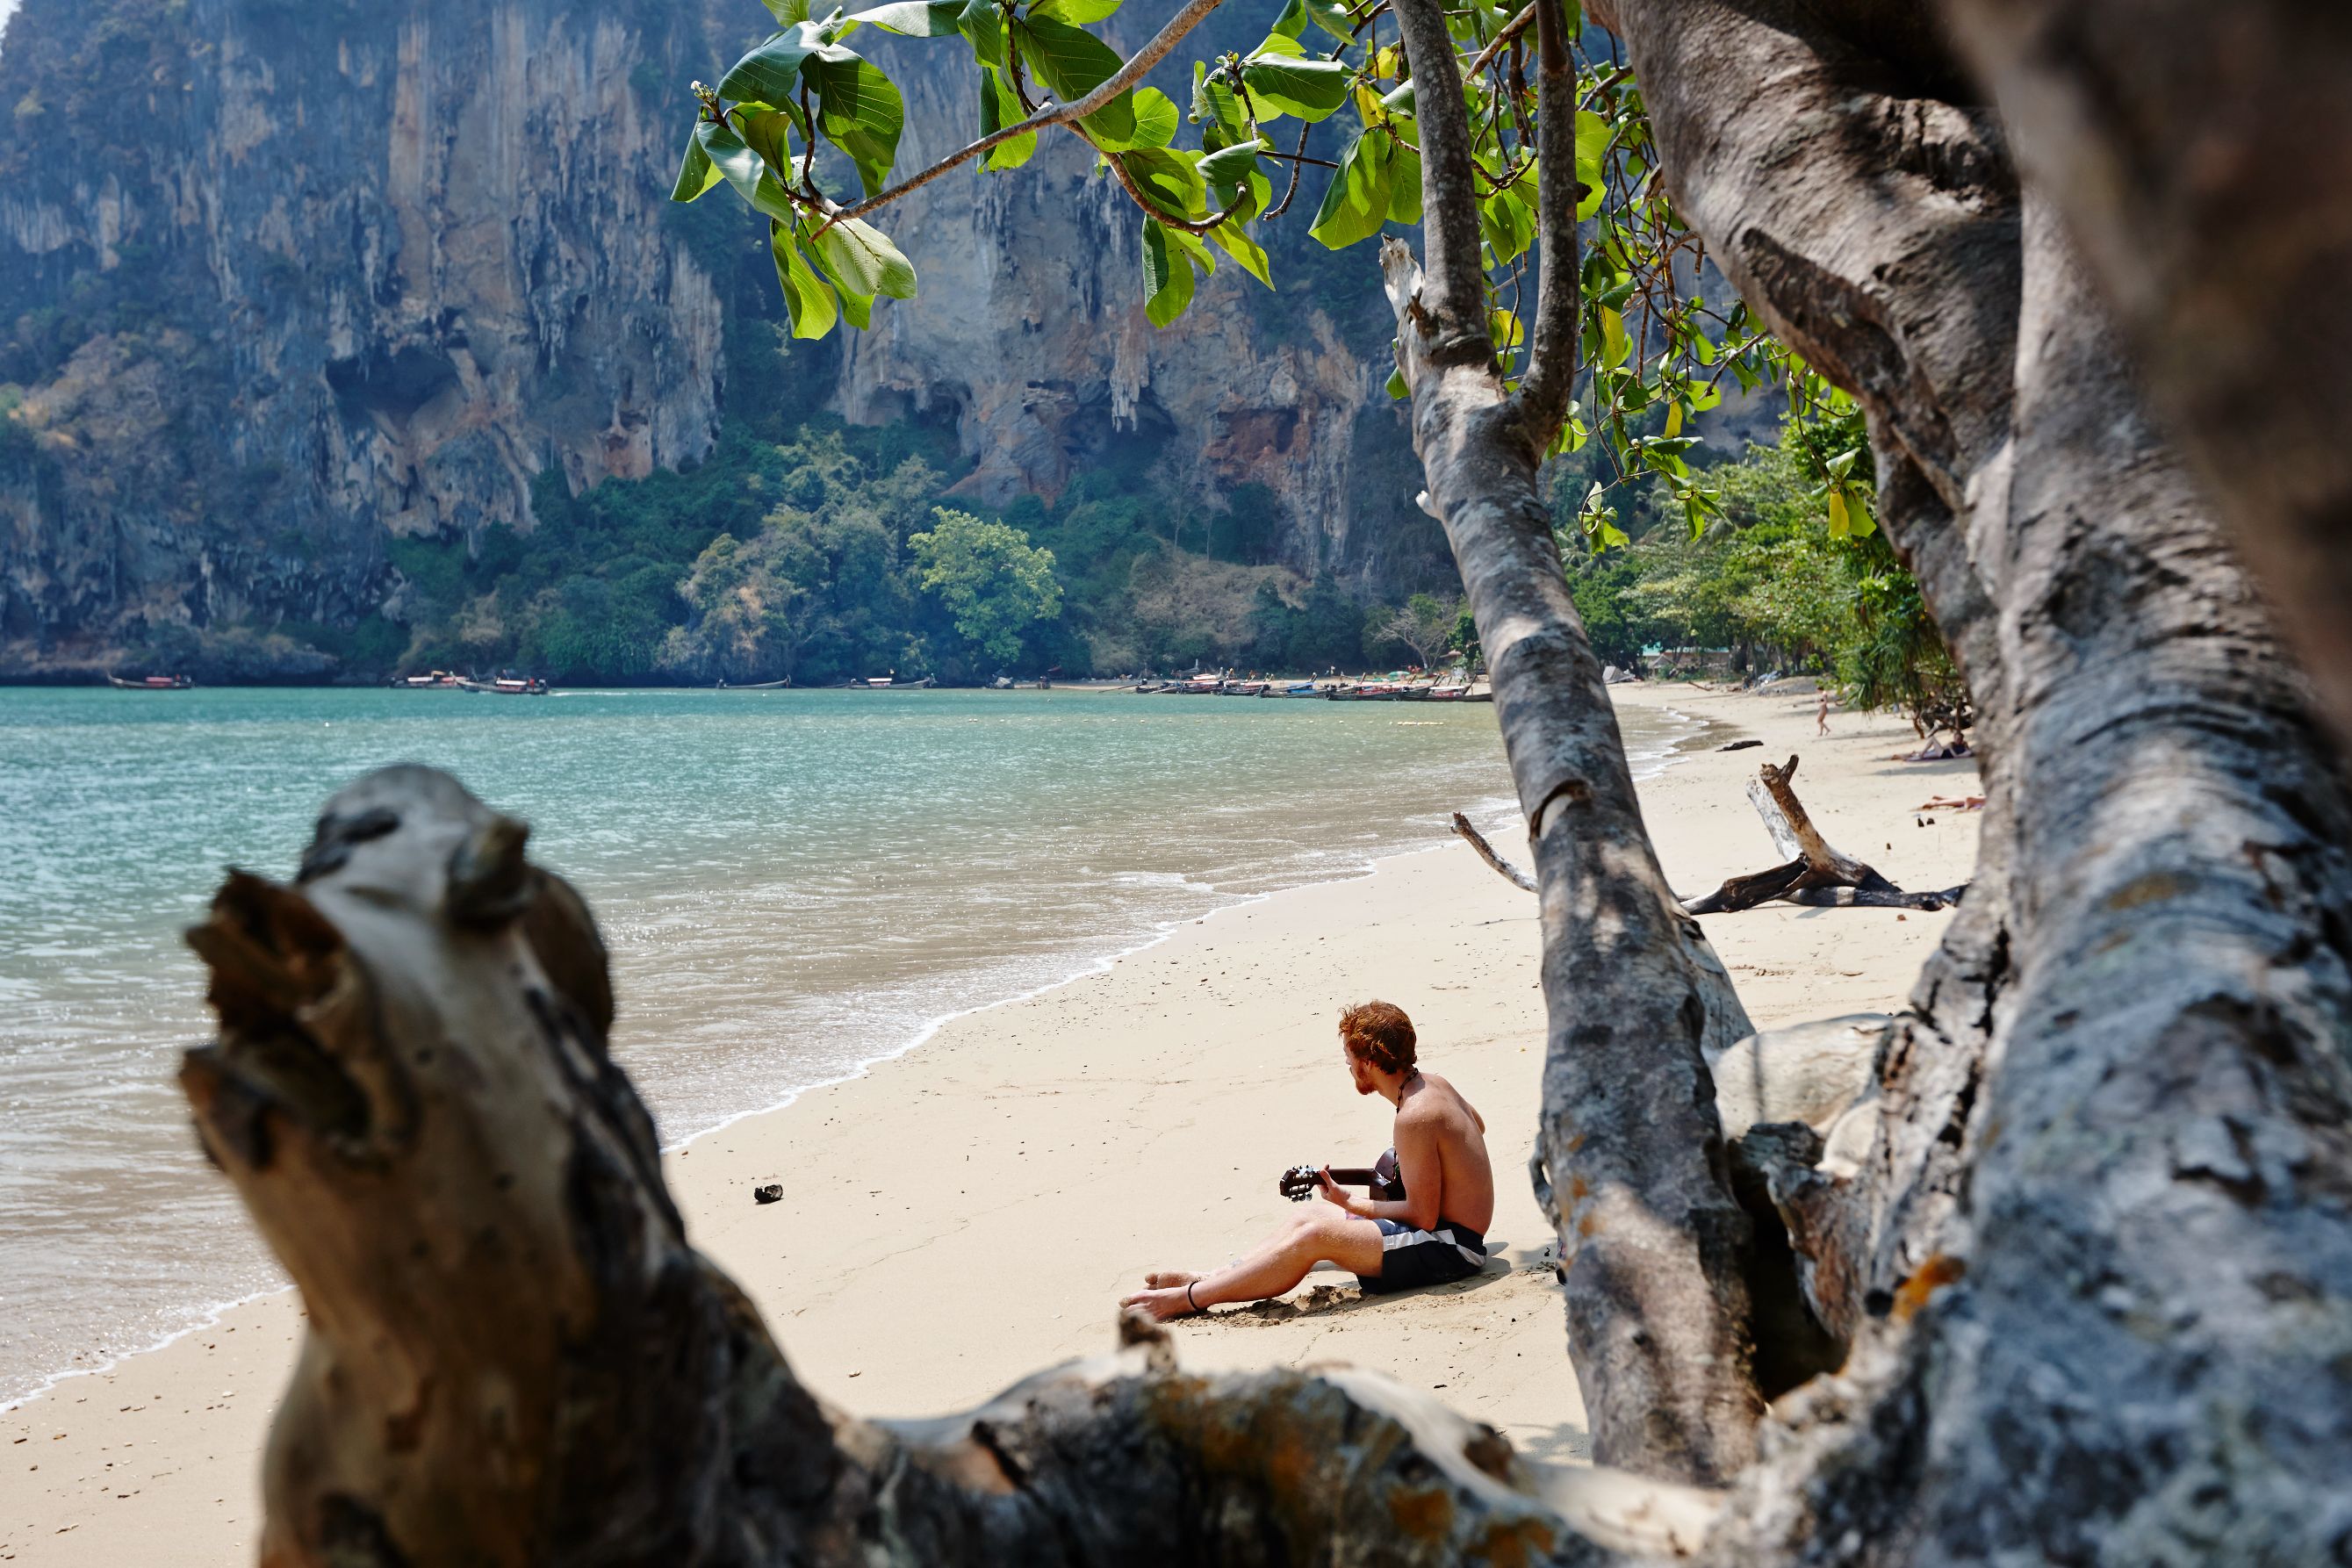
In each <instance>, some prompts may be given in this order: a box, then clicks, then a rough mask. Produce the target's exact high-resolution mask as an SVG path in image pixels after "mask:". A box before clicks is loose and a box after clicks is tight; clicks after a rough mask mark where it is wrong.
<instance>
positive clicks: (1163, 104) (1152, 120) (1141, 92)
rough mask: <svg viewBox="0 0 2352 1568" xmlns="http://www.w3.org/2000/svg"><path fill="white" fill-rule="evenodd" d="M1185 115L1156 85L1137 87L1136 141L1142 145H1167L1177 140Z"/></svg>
mask: <svg viewBox="0 0 2352 1568" xmlns="http://www.w3.org/2000/svg"><path fill="white" fill-rule="evenodd" d="M1183 122H1184V117H1183V115H1182V114H1181V113H1179V112H1178V111H1177V109H1176V103H1175V100H1173V99H1171V98H1170V97H1169V96H1168V95H1167V94H1166V93H1164V92H1162V91H1160V89H1158V88H1156V87H1139V88H1138V89H1135V141H1136V144H1137V145H1138V146H1141V147H1165V146H1167V145H1168V143H1170V142H1173V141H1175V140H1176V128H1177V127H1178V126H1179V125H1181V124H1182V123H1183Z"/></svg>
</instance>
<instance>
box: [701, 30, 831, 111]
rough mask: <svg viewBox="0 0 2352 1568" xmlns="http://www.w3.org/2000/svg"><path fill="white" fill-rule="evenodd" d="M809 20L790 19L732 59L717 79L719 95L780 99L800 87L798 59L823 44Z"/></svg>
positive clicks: (789, 95)
mask: <svg viewBox="0 0 2352 1568" xmlns="http://www.w3.org/2000/svg"><path fill="white" fill-rule="evenodd" d="M824 47H826V45H825V40H824V38H823V37H820V36H819V33H818V29H817V26H816V25H815V24H814V23H812V22H794V23H792V24H790V25H788V26H786V27H785V28H784V30H783V31H782V32H781V33H778V34H777V35H776V36H775V37H772V38H770V39H769V40H768V41H767V42H766V43H764V44H761V46H760V47H758V48H756V49H753V50H752V51H751V53H750V54H748V55H745V56H744V57H743V58H741V59H740V60H737V61H736V62H735V65H734V68H732V69H730V71H728V73H727V74H726V75H725V76H723V77H720V78H719V97H721V98H725V99H734V100H745V99H748V100H751V101H752V102H755V103H783V102H786V101H788V100H791V98H792V97H793V95H794V94H795V93H797V92H798V91H800V85H801V63H802V62H803V60H806V59H807V58H809V57H810V56H811V55H813V54H814V53H816V52H817V51H818V50H819V49H822V48H824Z"/></svg>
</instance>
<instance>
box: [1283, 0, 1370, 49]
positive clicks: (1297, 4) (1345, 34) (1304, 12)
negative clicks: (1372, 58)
mask: <svg viewBox="0 0 2352 1568" xmlns="http://www.w3.org/2000/svg"><path fill="white" fill-rule="evenodd" d="M1294 12H1296V13H1297V14H1298V17H1299V19H1298V20H1297V21H1296V22H1294V21H1293V20H1292V14H1293V13H1294ZM1306 22H1313V23H1314V24H1315V25H1316V26H1318V27H1320V28H1322V29H1323V30H1324V31H1325V32H1327V33H1328V34H1330V35H1331V36H1332V37H1335V38H1337V39H1339V41H1340V42H1341V43H1343V44H1352V43H1354V42H1355V41H1356V30H1355V22H1354V20H1353V18H1351V17H1350V16H1349V15H1348V7H1347V5H1346V4H1345V0H1290V4H1289V5H1286V6H1285V7H1284V8H1283V12H1282V19H1281V20H1280V21H1278V22H1276V24H1275V25H1274V30H1275V31H1276V32H1277V33H1280V34H1282V35H1283V36H1284V37H1289V38H1295V37H1298V35H1299V34H1300V33H1302V32H1304V31H1305V30H1306V28H1305V26H1304V24H1305V23H1306Z"/></svg>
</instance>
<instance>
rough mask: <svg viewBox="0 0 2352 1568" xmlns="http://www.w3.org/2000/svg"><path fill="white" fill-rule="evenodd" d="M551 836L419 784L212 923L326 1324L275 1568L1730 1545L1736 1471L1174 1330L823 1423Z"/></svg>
mask: <svg viewBox="0 0 2352 1568" xmlns="http://www.w3.org/2000/svg"><path fill="white" fill-rule="evenodd" d="M527 831H528V830H527V829H526V828H525V827H524V826H522V825H521V824H520V823H518V822H516V821H514V820H513V819H511V818H509V817H505V816H499V815H498V814H497V813H495V812H493V811H491V810H490V809H488V807H487V806H485V805H482V804H481V803H480V802H479V801H478V800H476V799H475V798H474V797H473V796H472V795H468V794H467V792H466V791H465V790H464V789H463V788H462V787H460V786H459V785H458V784H457V783H456V781H454V780H452V779H450V778H449V777H447V776H446V775H445V774H442V773H436V772H433V771H431V770H429V769H425V768H417V767H400V768H393V769H388V770H385V771H384V772H382V773H374V774H372V775H370V776H368V777H367V778H364V779H362V780H361V781H360V782H359V783H357V784H353V785H352V787H350V788H348V789H346V790H344V791H343V792H341V794H340V795H336V796H335V798H334V799H333V800H332V801H331V802H330V803H329V804H328V806H327V809H326V812H325V814H324V815H323V816H321V817H320V819H319V826H318V832H317V837H316V838H315V839H314V840H313V842H312V843H311V845H310V849H309V851H308V853H307V854H305V856H304V857H303V859H302V864H301V869H300V872H299V875H298V877H297V878H296V879H295V881H294V882H293V883H292V884H291V885H280V884H278V883H276V882H272V881H268V880H266V879H262V878H259V877H254V876H250V875H247V874H244V873H241V872H240V873H232V874H231V876H230V878H229V879H228V881H227V882H226V884H225V885H224V886H223V887H222V889H221V890H220V893H219V895H218V896H217V898H216V899H215V901H214V904H213V908H212V912H211V916H210V918H209V919H208V920H207V921H205V923H203V924H202V925H199V926H197V927H195V928H194V930H193V931H191V932H190V933H189V940H190V942H191V944H192V945H193V946H194V948H195V949H196V951H197V952H199V953H200V954H202V956H203V957H204V959H205V962H206V963H207V964H208V965H209V966H210V969H211V973H212V987H211V993H210V999H211V1001H212V1004H213V1005H214V1006H215V1009H216V1010H217V1011H218V1014H219V1017H220V1033H219V1037H218V1039H217V1041H216V1042H215V1043H214V1044H212V1045H209V1046H206V1047H202V1048H200V1049H197V1050H194V1051H191V1052H189V1053H188V1056H187V1058H186V1060H185V1064H184V1068H183V1069H182V1074H181V1081H182V1084H183V1087H184V1089H185V1092H186V1094H187V1097H188V1100H189V1102H190V1104H191V1105H192V1106H193V1107H194V1110H195V1118H196V1125H197V1128H198V1130H199V1131H200V1133H201V1135H202V1138H203V1141H204V1144H205V1149H206V1151H207V1152H209V1153H210V1154H211V1156H212V1158H213V1159H214V1160H215V1162H216V1163H218V1164H219V1166H220V1168H221V1169H222V1170H223V1171H224V1172H226V1173H227V1175H228V1177H229V1179H230V1180H231V1181H232V1182H234V1183H235V1184H236V1188H237V1191H238V1194H239V1195H240V1196H241V1197H242V1198H243V1199H244V1201H245V1203H246V1205H247V1208H248V1209H249V1210H250V1211H251V1213H252V1215H253V1217H254V1219H255V1221H256V1222H257V1224H258V1225H259V1226H260V1228H261V1230H262V1233H263V1235H264V1236H265V1237H267V1238H268V1242H269V1244H270V1246H271V1247H272V1248H273V1249H274V1250H275V1251H276V1252H277V1254H278V1258H280V1260H281V1261H283V1262H284V1264H285V1266H286V1268H287V1270H288V1272H289V1274H291V1275H292V1276H293V1279H294V1281H295V1283H296V1285H297V1286H298V1287H299V1289H300V1290H301V1293H302V1299H303V1305H304V1308H305V1310H306V1314H307V1317H306V1329H305V1334H304V1341H303V1345H302V1351H301V1356H300V1361H299V1365H298V1367H297V1369H296V1372H295V1374H294V1380H293V1383H292V1384H291V1386H290V1387H289V1389H288V1391H287V1393H286V1395H285V1397H284V1399H283V1401H282V1402H281V1404H280V1405H279V1408H278V1416H277V1420H276V1424H275V1426H274V1427H273V1429H272V1432H271V1435H270V1441H269V1447H268V1457H267V1460H266V1463H265V1468H264V1474H263V1487H264V1492H265V1495H266V1500H267V1505H268V1522H267V1526H266V1529H265V1531H264V1537H263V1545H262V1558H263V1561H264V1562H265V1563H268V1564H270V1565H271V1568H394V1565H395V1564H415V1565H419V1568H421V1565H424V1564H498V1565H517V1568H519V1565H522V1564H550V1565H552V1564H565V1565H569V1568H582V1565H588V1564H623V1563H628V1564H662V1565H665V1568H695V1565H701V1564H712V1565H716V1564H729V1565H744V1568H750V1565H753V1564H779V1565H781V1564H787V1563H793V1564H819V1563H840V1564H850V1563H856V1564H861V1565H868V1564H907V1565H909V1568H913V1565H918V1564H921V1565H933V1564H957V1563H971V1564H983V1563H987V1564H996V1563H1024V1564H1027V1563H1041V1564H1091V1563H1203V1564H1206V1563H1307V1562H1344V1563H1367V1564H1391V1563H1392V1564H1400V1565H1402V1564H1423V1563H1426V1564H1437V1563H1461V1562H1471V1561H1493V1562H1513V1563H1559V1564H1571V1563H1613V1562H1617V1561H1620V1560H1621V1555H1620V1554H1621V1553H1639V1554H1643V1555H1647V1554H1650V1553H1654V1552H1669V1551H1672V1550H1674V1549H1675V1543H1676V1542H1681V1543H1682V1544H1683V1545H1685V1546H1686V1545H1689V1544H1691V1543H1692V1542H1696V1539H1697V1538H1698V1536H1699V1534H1700V1533H1701V1532H1702V1531H1703V1527H1704V1525H1705V1524H1706V1521H1707V1520H1708V1518H1709V1516H1710V1515H1711V1513H1712V1512H1713V1511H1714V1509H1715V1504H1716V1502H1717V1499H1716V1498H1714V1497H1712V1496H1711V1495H1710V1494H1706V1493H1703V1492H1696V1491H1690V1490H1687V1489H1675V1488H1672V1487H1659V1486H1656V1485H1654V1484H1653V1483H1650V1482H1647V1481H1643V1480H1638V1479H1633V1478H1631V1477H1622V1476H1614V1475H1610V1474H1605V1473H1604V1474H1601V1475H1597V1476H1595V1475H1587V1476H1584V1477H1581V1478H1578V1479H1575V1480H1573V1482H1572V1483H1570V1484H1568V1485H1565V1486H1555V1487H1554V1488H1553V1489H1551V1490H1550V1491H1549V1493H1547V1492H1545V1491H1543V1490H1542V1489H1539V1488H1538V1484H1537V1481H1536V1479H1535V1478H1534V1477H1532V1476H1531V1475H1530V1473H1529V1471H1528V1468H1527V1467H1526V1466H1525V1465H1524V1464H1522V1463H1521V1462H1520V1461H1519V1460H1518V1459H1517V1458H1515V1457H1514V1455H1513V1453H1512V1450H1511V1447H1510V1444H1509V1443H1508V1442H1507V1440H1505V1439H1504V1438H1503V1437H1501V1436H1498V1435H1497V1434H1496V1432H1495V1431H1494V1430H1493V1429H1492V1428H1490V1427H1486V1426H1478V1425H1475V1424H1474V1423H1471V1422H1468V1421H1465V1420H1464V1419H1463V1418H1461V1417H1460V1416H1458V1415H1454V1414H1453V1413H1451V1412H1450V1411H1448V1410H1446V1409H1445V1408H1444V1407H1443V1406H1442V1405H1439V1404H1437V1403H1436V1402H1435V1401H1434V1400H1433V1399H1432V1398H1430V1397H1429V1396H1428V1395H1426V1394H1417V1393H1412V1392H1409V1391H1407V1390H1405V1389H1403V1388H1402V1387H1400V1386H1398V1385H1396V1384H1392V1383H1390V1382H1388V1381H1386V1380H1384V1379H1381V1378H1378V1377H1375V1376H1371V1375H1370V1374H1366V1373H1356V1372H1351V1371H1347V1370H1344V1369H1324V1370H1318V1371H1316V1372H1308V1373H1301V1372H1291V1371H1280V1372H1269V1373H1255V1374H1249V1375H1231V1376H1223V1377H1203V1376H1199V1375H1195V1374H1189V1373H1184V1372H1183V1371H1182V1370H1181V1369H1180V1368H1179V1367H1178V1366H1177V1365H1176V1363H1175V1357H1174V1355H1173V1353H1172V1352H1171V1348H1170V1344H1169V1341H1168V1339H1167V1336H1166V1335H1165V1333H1164V1332H1162V1331H1160V1330H1158V1329H1157V1328H1154V1327H1150V1326H1149V1325H1147V1324H1145V1323H1144V1322H1142V1321H1141V1320H1139V1319H1136V1320H1130V1321H1128V1322H1126V1323H1124V1324H1122V1337H1123V1338H1124V1340H1125V1341H1126V1343H1125V1344H1124V1346H1123V1348H1121V1349H1120V1350H1119V1351H1118V1352H1117V1353H1114V1354H1109V1355H1105V1356H1103V1357H1101V1358H1099V1359H1097V1360H1095V1361H1090V1362H1082V1363H1076V1364H1073V1365H1069V1366H1065V1367H1061V1368H1057V1369H1055V1370H1053V1371H1051V1372H1047V1373H1042V1374H1040V1375H1038V1376H1036V1377H1034V1378H1031V1379H1029V1380H1028V1381H1026V1382H1024V1383H1022V1384H1017V1385H1015V1386H1014V1387H1013V1388H1011V1389H1008V1390H1007V1391H1006V1392H1005V1393H1004V1394H1002V1395H1000V1396H999V1397H998V1398H996V1399H995V1400H993V1401H992V1402H990V1403H989V1404H988V1405H984V1406H982V1408H980V1409H977V1410H973V1411H970V1412H967V1413H965V1414H962V1415H954V1416H949V1417H945V1418H942V1419H940V1420H935V1421H924V1422H909V1423H897V1424H890V1423H872V1422H866V1421H861V1420H859V1419H857V1418H856V1417H855V1416H853V1415H848V1414H846V1413H845V1412H843V1411H840V1410H837V1409H835V1408H832V1407H831V1406H829V1405H825V1404H824V1402H822V1401H820V1400H818V1399H817V1398H815V1397H814V1395H812V1394H809V1393H808V1392H807V1390H806V1389H804V1388H803V1386H802V1385H801V1384H800V1383H799V1382H798V1380H797V1379H796V1378H795V1377H794V1376H793V1371H792V1367H791V1365H790V1363H788V1362H787V1361H786V1360H785V1358H784V1355H783V1352H782V1350H781V1349H780V1348H779V1347H778V1345H777V1344H776V1342H775V1341H774V1340H773V1339H772V1337H771V1336H770V1334H769V1332H768V1331H767V1329H766V1327H765V1326H764V1325H763V1324H762V1323H761V1321H760V1316H759V1313H758V1312H757V1310H754V1309H753V1307H752V1306H751V1303H750V1302H749V1301H748V1300H746V1299H745V1297H744V1295H743V1293H742V1292H741V1291H740V1289H738V1288H737V1287H736V1286H735V1285H734V1283H733V1282H732V1281H731V1280H730V1279H728V1278H727V1277H726V1275H724V1274H722V1273H721V1272H719V1269H717V1268H714V1267H713V1266H712V1265H711V1264H710V1263H709V1261H707V1260H706V1259H705V1258H702V1257H701V1256H699V1255H698V1253H696V1252H695V1251H694V1249H693V1248H692V1247H691V1246H689V1245H688V1240H687V1237H686V1234H685V1226H684V1224H683V1222H682V1221H681V1219H680V1218H679V1215H678V1213H677V1208H676V1207H675V1206H674V1205H672V1203H671V1201H670V1198H669V1194H668V1192H667V1189H666V1188H665V1186H664V1185H663V1182H662V1176H661V1168H660V1158H659V1152H658V1149H657V1146H656V1142H655V1136H654V1129H653V1123H652V1121H651V1119H650V1118H649V1117H648V1116H647V1114H646V1110H645V1107H644V1106H643V1104H642V1103H641V1102H640V1101H639V1100H638V1099H637V1096H636V1093H635V1090H634V1089H632V1088H631V1086H630V1084H629V1081H628V1079H627V1077H626V1075H625V1074H624V1073H623V1072H622V1070H621V1069H620V1068H619V1067H618V1066H617V1065H615V1064H614V1061H613V1060H612V1059H611V1058H610V1057H609V1056H608V1055H607V1053H606V1049H605V1038H606V1031H607V1030H608V1028H609V1027H610V1026H611V1023H612V1019H613V998H612V993H611V990H610V988H609V984H608V982H607V979H606V969H605V961H604V945H603V943H602V942H601V941H600V939H599V938H598V935H597V932H596V928H595V925H594V922H593V921H592V920H591V919H590V917H589V914H588V910H587V908H586V906H585V904H584V903H583V901H582V900H581V899H580V897H579V895H578V894H577V893H576V892H574V891H573V890H572V888H571V887H570V885H569V884H567V883H566V882H564V881H563V879H562V878H560V877H557V876H554V875H553V874H551V873H550V872H547V871H545V870H543V869H541V868H538V867H535V866H533V865H532V864H530V861H529V859H528V858H527V857H526V855H525V853H524V848H525V841H526V837H527Z"/></svg>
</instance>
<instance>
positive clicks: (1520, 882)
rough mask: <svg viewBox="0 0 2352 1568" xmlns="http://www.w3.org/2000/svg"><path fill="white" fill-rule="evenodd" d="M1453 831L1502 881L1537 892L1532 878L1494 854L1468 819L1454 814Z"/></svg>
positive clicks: (1484, 837)
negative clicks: (1493, 869)
mask: <svg viewBox="0 0 2352 1568" xmlns="http://www.w3.org/2000/svg"><path fill="white" fill-rule="evenodd" d="M1454 832H1455V833H1456V834H1458V835H1460V836H1461V838H1462V841H1463V842H1464V843H1465V844H1467V845H1469V846H1470V847H1471V848H1473V849H1475V850H1476V851H1477V852H1478V858H1479V859H1481V860H1484V861H1485V862H1486V864H1487V865H1489V866H1492V867H1493V868H1495V870H1496V874H1497V875H1499V876H1500V877H1501V878H1502V879H1503V880H1505V881H1506V882H1508V883H1510V884H1511V886H1513V887H1515V888H1518V889H1522V890H1524V891H1526V892H1530V893H1532V892H1536V891H1538V889H1537V887H1536V879H1534V878H1533V877H1530V876H1528V874H1527V873H1526V872H1525V871H1522V870H1520V869H1519V868H1517V866H1514V865H1512V864H1511V863H1510V862H1509V861H1508V860H1506V859H1504V858H1502V857H1501V856H1500V855H1497V854H1496V853H1495V847H1494V846H1493V845H1491V844H1489V843H1487V842H1486V835H1485V834H1483V833H1481V832H1479V831H1478V830H1477V829H1476V828H1475V827H1473V826H1470V819H1469V818H1468V817H1466V816H1463V815H1462V814H1461V813H1460V812H1458V811H1457V812H1455V813H1454Z"/></svg>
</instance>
